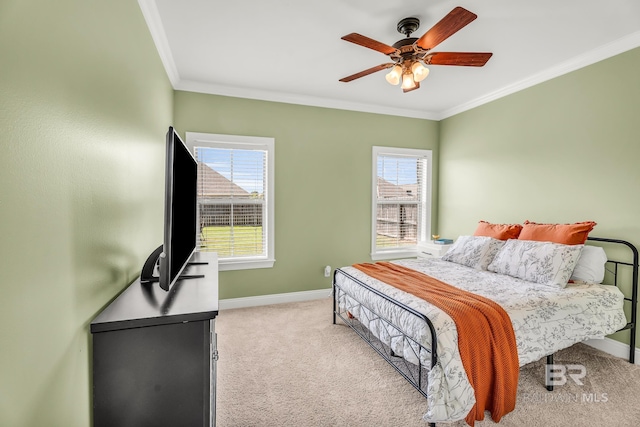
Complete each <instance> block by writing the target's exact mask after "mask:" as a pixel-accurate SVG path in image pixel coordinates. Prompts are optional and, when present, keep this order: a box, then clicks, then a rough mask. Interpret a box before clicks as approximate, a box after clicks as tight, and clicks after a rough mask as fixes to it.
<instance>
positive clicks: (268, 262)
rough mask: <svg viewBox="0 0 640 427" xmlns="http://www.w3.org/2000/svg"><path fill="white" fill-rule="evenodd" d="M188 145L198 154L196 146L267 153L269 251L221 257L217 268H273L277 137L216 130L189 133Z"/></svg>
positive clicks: (266, 201)
mask: <svg viewBox="0 0 640 427" xmlns="http://www.w3.org/2000/svg"><path fill="white" fill-rule="evenodd" d="M186 140H187V141H186V143H187V147H189V149H190V150H191V152H193V153H195V147H210V148H230V149H233V148H235V149H244V150H249V149H258V150H265V151H266V152H267V162H266V167H267V173H266V176H267V186H266V192H265V193H266V194H265V205H266V206H265V209H266V221H264V223H263V226H264V229H263V233H266V236H267V244H266V251H267V253H266V254H265V255H263V256H246V257H238V258H227V259H225V258H222V259H220V258H218V269H219V270H220V271H228V270H247V269H254V268H271V267H273V264H274V263H275V261H276V259H275V220H274V212H275V201H274V200H275V199H274V189H275V181H274V177H275V139H274V138H269V137H260V136H242V135H221V134H213V133H198V132H186Z"/></svg>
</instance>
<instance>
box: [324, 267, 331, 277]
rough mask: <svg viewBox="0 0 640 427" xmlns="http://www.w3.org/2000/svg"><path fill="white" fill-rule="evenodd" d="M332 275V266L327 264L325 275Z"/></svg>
mask: <svg viewBox="0 0 640 427" xmlns="http://www.w3.org/2000/svg"><path fill="white" fill-rule="evenodd" d="M329 276H331V266H330V265H327V266H325V267H324V277H329Z"/></svg>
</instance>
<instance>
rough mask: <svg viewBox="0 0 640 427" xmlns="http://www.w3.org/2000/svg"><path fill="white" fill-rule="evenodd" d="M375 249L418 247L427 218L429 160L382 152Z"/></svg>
mask: <svg viewBox="0 0 640 427" xmlns="http://www.w3.org/2000/svg"><path fill="white" fill-rule="evenodd" d="M376 164H377V174H376V177H377V178H376V183H375V185H376V192H375V194H376V197H375V199H376V200H375V203H376V215H375V248H374V249H375V251H378V250H382V251H384V250H389V249H395V248H403V247H407V246H415V245H417V243H418V240H419V236H420V235H421V231H422V227H423V221H422V218H423V217H424V212H423V210H424V209H425V207H424V202H425V200H424V198H425V188H424V185H425V172H426V165H427V163H426V160H425V159H424V158H422V157H420V156H404V155H393V154H378V156H377V160H376Z"/></svg>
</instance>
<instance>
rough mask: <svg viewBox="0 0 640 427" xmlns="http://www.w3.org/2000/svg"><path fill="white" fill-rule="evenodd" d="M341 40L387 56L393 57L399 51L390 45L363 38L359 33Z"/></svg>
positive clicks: (348, 35)
mask: <svg viewBox="0 0 640 427" xmlns="http://www.w3.org/2000/svg"><path fill="white" fill-rule="evenodd" d="M341 39H342V40H346V41H348V42H351V43H355V44H357V45H360V46H364V47H368V48H369V49H373V50H375V51H378V52H382V53H384V54H385V55H391V54H392V53H395V52H396V51H397V50H398V49H396V48H395V47H392V46H389V45H388V44H384V43H382V42H379V41H377V40H374V39H370V38H369V37H366V36H363V35H361V34H358V33H351V34H347V35H346V36H343V37H341Z"/></svg>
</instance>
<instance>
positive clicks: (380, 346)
mask: <svg viewBox="0 0 640 427" xmlns="http://www.w3.org/2000/svg"><path fill="white" fill-rule="evenodd" d="M588 240H590V241H593V242H601V243H612V244H620V245H624V246H627V247H628V248H629V249H630V250H631V252H632V254H633V262H632V263H629V262H623V261H614V260H609V261H607V264H610V265H612V266H613V269H611V270H609V269H608V271H609V272H610V273H611V274H612V276H613V283H610V284H611V285H613V286H616V287H619V286H618V277H619V276H618V273H619V271H618V270H619V267H620V266H630V267H631V268H632V279H631V281H632V282H631V297H627V295H625V298H624V299H625V301H627V302H630V303H631V308H630V311H631V316H630V317H631V318H630V320H629V321H628V322H627V324H626V325H625V326H624V327H623V328H622V329H620V330H619V331H623V330H626V329H629V331H630V334H631V336H630V340H629V363H634V362H635V346H636V345H635V344H636V319H637V304H638V285H639V284H638V269H639V257H638V249H637V248H636V247H635V246H634V245H633V244H631V243H629V242H627V241H625V240H618V239H607V238H599V237H589V238H588ZM338 274H342V275H344V276H346V277H348V278H349V279H350V280H352V281H353V282H355V283H357V284H358V285H360V286H362V287H363V288H365V289H367V290H368V291H370V292H372V293H374V294H376V295H377V296H378V297H380V298H383V299H385V300H387V301H388V302H390V303H392V304H393V305H395V306H397V307H398V308H399V309H400V310H404V311H406V312H408V313H410V314H411V315H413V316H415V317H417V318H419V319H421V320H422V321H424V323H426V325H427V326H428V327H429V330H430V332H431V346H430V347H429V348H427V347H425V346H423V345H421V344H420V343H418V342H417V341H415V340H414V339H412V338H411V337H409V336H408V335H407V334H406V333H405V332H404V331H403V330H402V329H401V328H400V327H398V326H396V325H394V324H393V323H392V322H391V321H390V320H389V319H387V318H386V317H384V316H383V315H380V314H378V313H376V311H375V310H374V309H373V308H372V307H369V306H368V305H366V304H364V303H362V302H360V301H358V299H357V298H355V297H354V296H353V295H351V294H349V293H348V292H347V291H345V290H344V289H342V288H340V286H339V285H337V283H336V276H337V275H338ZM340 292H342V293H344V294H346V295H348V296H349V297H351V299H352V300H353V301H355V304H356V305H359V306H361V307H364V308H366V309H367V311H361V313H363V314H362V315H364V316H369V317H368V318H367V320H368V321H369V322H371V321H378V322H382V323H383V324H384V325H385V326H387V329H388V330H392V331H395V332H394V333H393V335H392V338H400V339H402V340H403V342H405V343H406V342H408V343H409V344H411V345H410V346H404V347H405V348H411V349H413V351H414V353H415V356H416V359H417V361H418V363H417V364H414V363H411V362H408V361H406V360H405V359H404V358H403V357H401V356H399V355H397V354H395V353H394V352H393V350H392V349H391V348H389V347H388V346H387V345H386V344H384V343H382V342H381V341H380V340H379V339H378V338H376V337H375V336H374V334H373V333H372V332H371V331H369V330H368V329H367V328H366V327H365V326H363V325H362V323H360V322H359V321H358V320H357V319H356V318H354V317H353V316H351V315H350V313H349V308H353V306H352V307H347V308H341V307H340V304H339V303H338V302H337V299H338V298H339V297H340ZM623 293H624V292H623ZM338 317H339V318H340V319H341V320H342V321H343V322H344V323H345V324H346V325H347V326H349V327H351V328H352V329H353V330H354V331H355V332H356V333H357V334H358V335H359V336H360V337H361V338H362V339H363V340H364V341H365V342H367V343H368V344H369V345H370V346H371V347H372V348H373V349H374V350H375V351H376V352H377V353H378V354H379V355H380V356H382V358H383V359H384V360H386V361H387V362H388V363H389V364H390V365H391V366H393V367H394V368H395V369H396V371H398V372H399V373H400V375H402V376H403V377H404V378H405V379H406V380H407V381H408V382H409V383H410V384H411V385H412V386H413V387H415V388H416V390H418V392H420V394H422V395H423V396H424V397H425V398H428V395H427V373H428V370H429V369H430V367H431V366H435V365H436V364H437V362H438V355H437V345H438V343H437V341H438V340H437V339H436V331H435V328H434V326H433V323H431V320H429V318H428V317H427V316H426V315H424V314H422V313H420V312H418V311H416V310H414V309H413V308H411V307H408V306H406V305H405V304H402V303H400V302H398V301H396V300H394V299H393V298H391V297H389V296H387V295H385V294H384V293H382V292H380V291H378V290H377V289H374V288H372V287H370V286H369V285H367V284H365V283H363V282H362V281H360V280H358V279H356V278H355V277H353V276H351V275H350V274H348V273H346V272H345V271H343V270H342V269H340V268H338V269H336V270H335V271H334V273H333V324H334V325H335V324H336V320H337V318H338ZM619 331H617V332H619ZM416 348H417V351H416V350H415V349H416ZM423 351H424V352H426V353H427V354H429V355H430V356H431V357H430V364H429V366H426V365H425V364H423V363H422V358H421V357H420V356H421V354H422V352H423ZM552 364H553V354H550V355H548V356H547V365H552ZM545 384H547V382H546V381H545ZM546 388H547V390H549V391H553V385H547V386H546ZM429 426H431V427H435V423H429Z"/></svg>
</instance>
